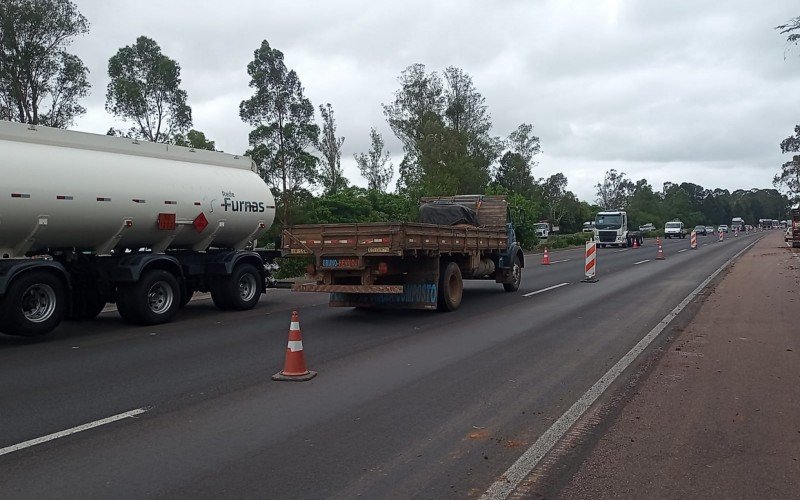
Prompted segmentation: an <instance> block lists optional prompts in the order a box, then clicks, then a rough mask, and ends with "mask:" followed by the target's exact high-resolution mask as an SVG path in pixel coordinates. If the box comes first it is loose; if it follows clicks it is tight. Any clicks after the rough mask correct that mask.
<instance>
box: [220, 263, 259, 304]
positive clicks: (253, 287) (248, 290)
mask: <svg viewBox="0 0 800 500" xmlns="http://www.w3.org/2000/svg"><path fill="white" fill-rule="evenodd" d="M260 281H261V275H260V274H259V273H258V269H256V267H255V266H253V265H252V264H239V265H237V266H236V267H235V268H234V269H233V273H232V274H231V275H230V276H227V277H226V278H225V279H223V280H222V281H221V282H220V284H219V285H218V286H217V287H215V288H216V292H215V291H214V289H212V290H211V298H212V299H213V300H214V304H216V305H217V307H219V308H220V309H233V310H235V311H247V310H249V309H252V308H254V307H255V306H256V304H257V303H258V300H259V299H260V298H261V285H260ZM215 295H216V298H215ZM218 299H219V300H221V301H222V302H223V303H224V305H225V307H220V305H219V303H218V302H217V300H218Z"/></svg>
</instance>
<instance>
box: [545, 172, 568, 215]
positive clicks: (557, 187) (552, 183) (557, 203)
mask: <svg viewBox="0 0 800 500" xmlns="http://www.w3.org/2000/svg"><path fill="white" fill-rule="evenodd" d="M541 189H542V200H543V201H544V205H545V207H546V209H547V214H548V220H549V221H550V223H551V224H552V225H554V226H560V225H561V219H563V218H564V216H565V215H566V213H567V209H568V208H569V204H570V201H571V200H572V199H574V198H575V195H574V194H573V193H572V192H570V191H567V178H566V177H565V176H564V174H562V173H561V172H559V173H556V174H553V175H551V176H550V177H548V178H547V179H546V180H544V181H543V182H542V183H541Z"/></svg>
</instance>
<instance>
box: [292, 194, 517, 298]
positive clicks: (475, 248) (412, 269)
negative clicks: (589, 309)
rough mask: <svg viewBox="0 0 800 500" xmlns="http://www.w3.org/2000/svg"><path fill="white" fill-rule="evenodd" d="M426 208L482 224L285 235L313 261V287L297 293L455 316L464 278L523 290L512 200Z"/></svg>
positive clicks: (456, 199)
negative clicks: (471, 217) (463, 215)
mask: <svg viewBox="0 0 800 500" xmlns="http://www.w3.org/2000/svg"><path fill="white" fill-rule="evenodd" d="M422 204H423V206H427V207H428V208H429V209H431V208H432V209H443V210H445V211H448V210H451V209H452V210H455V212H456V213H459V212H460V211H461V210H465V211H467V212H468V213H473V212H474V213H475V216H476V220H475V221H474V222H475V223H474V224H460V223H457V224H454V225H443V224H441V223H420V222H380V223H367V224H362V223H358V224H306V225H299V226H294V227H292V228H289V229H287V230H285V231H284V232H283V248H284V250H285V251H286V252H288V253H289V254H290V255H296V256H297V255H306V256H309V257H311V258H313V263H311V264H309V268H308V274H309V275H310V278H311V279H310V282H309V283H299V284H296V285H295V286H294V287H293V290H295V291H299V292H329V293H330V300H329V305H330V306H332V307H356V308H402V309H439V310H441V311H453V310H456V309H458V307H459V306H460V305H461V299H462V293H463V289H464V287H463V279H480V280H492V281H495V282H496V283H500V284H502V285H503V288H504V289H505V291H507V292H516V291H517V290H518V289H519V286H520V282H521V280H522V268H523V267H524V265H525V260H524V256H523V253H522V249H521V248H520V246H519V244H518V243H517V241H516V235H515V232H514V226H513V224H512V223H511V221H510V218H509V217H508V204H507V201H506V200H505V198H503V197H502V196H482V195H462V196H451V197H440V198H424V199H423V200H422ZM435 211H436V210H434V213H435ZM457 219H458V217H456V220H457Z"/></svg>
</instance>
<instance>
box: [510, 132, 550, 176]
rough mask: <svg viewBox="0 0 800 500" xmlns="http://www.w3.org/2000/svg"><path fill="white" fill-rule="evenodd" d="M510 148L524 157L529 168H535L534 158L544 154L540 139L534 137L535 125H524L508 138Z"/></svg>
mask: <svg viewBox="0 0 800 500" xmlns="http://www.w3.org/2000/svg"><path fill="white" fill-rule="evenodd" d="M507 144H508V148H509V149H510V150H511V151H513V152H515V153H517V154H519V155H520V156H522V159H523V160H525V163H526V164H527V165H528V166H529V168H531V169H532V168H533V167H535V166H536V165H535V163H533V157H534V156H536V155H537V154H539V153H541V152H542V147H541V143H540V142H539V137H537V136H535V135H533V125H531V124H530V123H522V124H520V126H519V127H517V129H516V130H515V131H513V132H511V134H509V136H508V141H507Z"/></svg>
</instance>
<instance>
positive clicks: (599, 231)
mask: <svg viewBox="0 0 800 500" xmlns="http://www.w3.org/2000/svg"><path fill="white" fill-rule="evenodd" d="M594 239H595V241H597V242H598V244H599V245H600V247H601V248H603V247H605V246H606V245H614V246H620V247H629V246H631V245H633V241H634V240H636V242H637V243H638V244H639V245H641V244H642V236H641V234H640V233H639V232H638V231H630V230H628V213H627V212H625V211H624V210H614V211H608V212H599V213H598V214H597V216H596V217H595V219H594Z"/></svg>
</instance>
